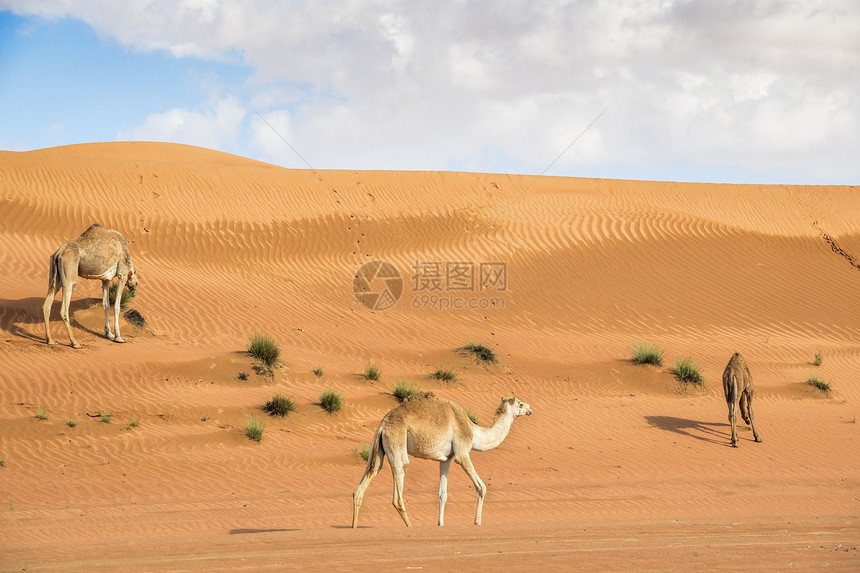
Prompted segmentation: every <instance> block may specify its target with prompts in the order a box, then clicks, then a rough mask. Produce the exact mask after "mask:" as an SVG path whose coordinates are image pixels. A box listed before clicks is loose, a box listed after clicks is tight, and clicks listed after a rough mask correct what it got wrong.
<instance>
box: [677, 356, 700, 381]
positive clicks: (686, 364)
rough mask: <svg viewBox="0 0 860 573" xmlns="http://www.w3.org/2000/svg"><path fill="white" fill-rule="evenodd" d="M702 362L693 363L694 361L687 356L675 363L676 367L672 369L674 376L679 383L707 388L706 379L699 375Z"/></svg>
mask: <svg viewBox="0 0 860 573" xmlns="http://www.w3.org/2000/svg"><path fill="white" fill-rule="evenodd" d="M701 366H702V364H701V362H693V359H692V358H690V357H689V356H685V357H683V358H678V360H676V361H675V366H674V367H673V368H672V374H674V375H675V377H676V378H677V379H678V381H679V382H682V383H684V384H692V385H693V386H696V387H698V388H704V387H705V379H704V378H702V375H701V374H700V373H699V368H701Z"/></svg>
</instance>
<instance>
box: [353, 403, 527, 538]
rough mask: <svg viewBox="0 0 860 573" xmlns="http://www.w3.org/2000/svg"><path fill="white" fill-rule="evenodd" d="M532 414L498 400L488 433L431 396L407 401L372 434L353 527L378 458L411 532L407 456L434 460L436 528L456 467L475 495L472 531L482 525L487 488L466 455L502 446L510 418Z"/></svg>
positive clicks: (519, 405) (355, 497)
mask: <svg viewBox="0 0 860 573" xmlns="http://www.w3.org/2000/svg"><path fill="white" fill-rule="evenodd" d="M531 413H532V408H531V406H529V405H528V404H526V403H525V402H522V401H520V400H517V399H516V398H513V397H511V398H502V403H501V405H499V408H498V410H496V414H495V417H494V419H493V423H492V425H491V426H490V427H487V428H485V427H482V426H478V425H476V424H473V423H472V421H471V420H469V416H468V414H467V413H466V411H465V410H464V409H463V407H462V406H460V405H459V404H457V403H456V402H452V401H451V400H446V399H445V398H439V397H437V396H434V395H433V394H432V393H430V392H427V393H421V394H416V395H415V396H412V397H411V398H409V399H408V400H406V401H405V402H404V403H403V404H401V405H400V406H398V407H397V408H394V409H393V410H391V411H390V412H388V414H386V415H385V417H384V418H382V422H380V424H379V427H378V428H377V429H376V432H375V433H374V434H373V441H372V443H371V446H370V455H369V456H368V457H367V466H366V467H365V470H364V475H362V476H361V481H360V482H359V483H358V487H356V488H355V492H354V493H353V494H352V498H353V513H352V526H353V527H358V510H359V508H360V507H361V500H362V498H363V497H364V492H365V490H366V489H367V486H368V485H370V480H372V479H373V478H374V477H375V476H376V474H378V473H379V470H380V469H382V462H383V458H384V457H387V458H388V463H389V465H391V473H392V475H393V476H394V500H393V502H392V503H393V504H394V508H395V509H396V510H397V512H398V513H399V514H400V517H402V518H403V521H404V523H406V526H407V527H412V524H411V523H409V518H408V517H407V516H406V506H405V505H404V503H403V480H404V477H405V475H406V468H407V467H408V466H409V456H413V457H417V458H424V459H428V460H435V461H438V462H440V463H439V525H444V524H445V501H446V500H447V499H448V469H449V468H450V467H451V461H452V460H453V461H455V462H457V463H458V464H460V466H461V467H462V468H463V470H465V472H466V473H467V474H468V475H469V478H470V479H471V480H472V483H473V484H474V486H475V492H476V493H477V494H478V507H477V509H476V511H475V525H481V509H482V508H483V505H484V495H485V494H486V493H487V486H485V485H484V482H482V481H481V478H479V477H478V474H477V473H476V472H475V468H474V467H473V466H472V460H471V459H470V458H469V452H470V451H471V450H478V451H486V450H492V449H493V448H495V447H496V446H498V445H499V444H501V443H502V441H503V440H504V439H505V438H506V437H507V435H508V432H509V431H510V429H511V424H512V423H513V421H514V418H517V417H518V416H523V415H531Z"/></svg>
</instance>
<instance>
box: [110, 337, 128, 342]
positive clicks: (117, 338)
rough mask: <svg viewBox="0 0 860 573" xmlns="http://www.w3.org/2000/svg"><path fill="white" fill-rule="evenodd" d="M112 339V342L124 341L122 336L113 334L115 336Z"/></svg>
mask: <svg viewBox="0 0 860 573" xmlns="http://www.w3.org/2000/svg"><path fill="white" fill-rule="evenodd" d="M113 341H114V342H125V339H124V338H120V337H119V336H115V337H114V338H113Z"/></svg>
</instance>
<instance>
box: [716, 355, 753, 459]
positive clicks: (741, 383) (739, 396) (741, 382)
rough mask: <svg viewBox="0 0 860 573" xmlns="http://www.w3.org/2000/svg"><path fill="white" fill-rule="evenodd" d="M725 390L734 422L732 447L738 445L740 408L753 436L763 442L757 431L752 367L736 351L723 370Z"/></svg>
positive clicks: (730, 417)
mask: <svg viewBox="0 0 860 573" xmlns="http://www.w3.org/2000/svg"><path fill="white" fill-rule="evenodd" d="M723 391H724V392H725V394H726V403H727V404H728V406H729V422H730V423H731V424H732V447H733V448H736V447H738V429H737V423H738V409H740V411H741V417H742V418H743V419H744V422H746V423H747V424H749V425H750V427H751V428H752V432H753V438H754V439H755V441H756V442H761V438H759V437H758V432H756V431H755V420H754V416H753V411H752V399H753V392H754V391H753V383H752V376H750V369H749V368H747V363H746V361H745V360H744V357H743V356H741V355H740V354H739V353H737V352H735V353H734V354H733V355H732V357H731V358H730V359H729V363H728V364H727V365H726V369H725V370H724V371H723Z"/></svg>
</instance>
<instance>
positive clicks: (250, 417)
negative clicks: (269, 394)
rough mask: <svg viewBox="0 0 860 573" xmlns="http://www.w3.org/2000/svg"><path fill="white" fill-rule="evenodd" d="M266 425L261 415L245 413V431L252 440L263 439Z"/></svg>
mask: <svg viewBox="0 0 860 573" xmlns="http://www.w3.org/2000/svg"><path fill="white" fill-rule="evenodd" d="M265 428H266V427H265V425H264V424H263V420H262V419H261V418H260V416H257V415H255V414H245V433H246V434H247V435H248V437H249V438H251V439H252V440H256V441H258V442H259V441H260V440H262V439H263V430H265Z"/></svg>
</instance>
